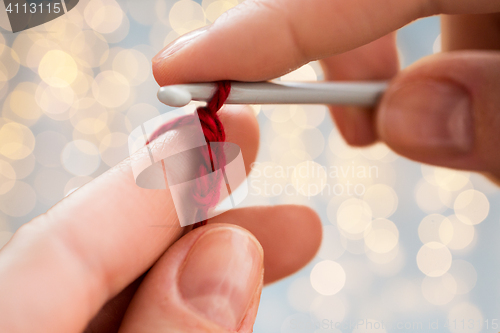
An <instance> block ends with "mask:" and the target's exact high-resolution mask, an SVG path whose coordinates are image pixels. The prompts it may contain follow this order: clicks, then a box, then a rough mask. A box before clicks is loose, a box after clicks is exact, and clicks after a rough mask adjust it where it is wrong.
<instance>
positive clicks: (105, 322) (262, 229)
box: [87, 205, 322, 333]
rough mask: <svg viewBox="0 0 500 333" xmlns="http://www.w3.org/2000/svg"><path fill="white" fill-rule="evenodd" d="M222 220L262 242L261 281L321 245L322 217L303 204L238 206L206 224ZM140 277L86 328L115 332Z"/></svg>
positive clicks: (281, 273) (302, 261) (297, 264)
mask: <svg viewBox="0 0 500 333" xmlns="http://www.w3.org/2000/svg"><path fill="white" fill-rule="evenodd" d="M221 223H224V224H234V225H237V226H241V227H243V228H245V229H247V230H248V231H250V232H251V233H252V234H253V235H254V236H255V237H256V238H257V240H258V241H259V243H260V244H261V245H262V247H263V249H264V254H265V255H264V272H265V273H264V284H267V283H271V282H274V281H276V280H279V279H282V278H284V277H286V276H288V275H290V274H292V273H294V272H296V271H298V270H299V269H300V268H302V267H304V266H305V265H306V264H307V263H308V262H309V261H310V260H311V259H312V258H313V257H314V255H315V254H316V252H317V251H318V248H319V246H320V245H321V230H322V227H321V221H320V219H319V217H318V215H317V214H316V213H315V212H314V211H313V210H312V209H310V208H308V207H305V206H292V205H286V206H266V207H247V208H240V209H235V210H230V211H228V212H226V213H224V214H221V215H218V216H216V217H214V218H213V219H211V220H209V224H221ZM297 244H300V246H297ZM141 281H142V279H141ZM141 281H134V283H133V284H132V285H131V286H129V287H128V288H126V289H125V290H124V291H123V292H121V293H120V294H119V295H118V296H116V297H115V298H113V299H112V300H111V301H109V302H108V303H107V304H106V305H105V306H104V307H103V309H102V310H101V311H100V312H99V314H98V315H97V316H96V318H94V320H92V322H91V324H90V325H89V327H88V328H87V331H88V332H92V333H98V332H103V333H104V332H106V333H110V332H117V331H118V327H119V326H120V323H121V321H122V319H123V315H124V314H125V311H126V309H127V307H128V304H129V303H130V300H131V299H132V297H133V296H134V293H135V291H136V290H137V288H138V287H139V283H140V282H141Z"/></svg>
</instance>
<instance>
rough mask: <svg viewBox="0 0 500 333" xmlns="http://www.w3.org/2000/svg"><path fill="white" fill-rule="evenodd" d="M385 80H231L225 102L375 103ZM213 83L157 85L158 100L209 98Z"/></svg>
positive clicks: (183, 102)
mask: <svg viewBox="0 0 500 333" xmlns="http://www.w3.org/2000/svg"><path fill="white" fill-rule="evenodd" d="M387 86H388V83H387V82H386V81H372V82H371V81H365V82H288V81H286V82H285V81H283V82H282V81H273V82H236V81H235V82H231V92H230V94H229V97H228V99H227V100H226V104H327V105H353V106H354V105H355V106H367V107H369V106H375V105H376V104H377V103H378V101H379V99H380V96H381V95H382V94H383V93H384V92H385V90H386V89H387ZM216 87H217V85H216V84H215V83H210V82H209V83H191V84H178V85H171V86H164V87H161V88H160V90H159V91H158V99H159V100H160V101H161V102H162V103H164V104H167V105H169V106H174V107H182V106H185V105H187V104H188V103H189V102H191V101H204V102H206V101H209V100H210V99H211V97H212V96H213V94H214V93H215V90H216Z"/></svg>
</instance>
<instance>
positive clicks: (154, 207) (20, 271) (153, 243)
mask: <svg viewBox="0 0 500 333" xmlns="http://www.w3.org/2000/svg"><path fill="white" fill-rule="evenodd" d="M225 112H227V114H226V115H224V117H225V118H224V121H225V122H226V123H225V125H226V128H227V130H228V133H229V136H228V139H229V140H232V141H233V142H234V143H236V144H238V145H239V146H240V147H241V148H242V150H243V156H244V158H246V163H247V164H248V165H249V164H250V163H251V162H252V160H251V159H252V158H253V157H255V152H256V149H257V148H256V147H257V145H258V129H257V128H258V125H257V121H256V119H255V117H254V116H253V114H252V111H250V109H247V111H243V110H242V109H239V110H238V111H237V112H235V113H234V114H233V113H232V111H231V110H230V109H227V110H226V111H225ZM232 127H235V128H236V129H238V130H237V131H236V130H235V131H233V130H231V128H232ZM237 133H239V134H241V136H239V134H238V135H237ZM243 135H246V136H245V137H244V136H243ZM165 140H170V139H168V138H166V139H165ZM172 140H173V141H172V142H167V141H166V142H165V144H167V145H168V144H176V143H177V144H181V143H180V142H175V140H176V138H173V139H172ZM133 158H134V159H135V160H137V159H142V158H145V159H149V155H148V154H147V153H146V152H142V153H141V152H140V153H139V154H136V155H134V157H133ZM247 168H248V167H247ZM155 226H160V227H155ZM181 232H182V229H181V228H180V226H179V223H178V221H177V217H176V213H175V209H174V206H173V203H172V199H171V197H170V192H169V191H168V190H149V189H142V188H140V187H138V186H137V185H136V184H135V181H134V177H133V174H132V170H131V167H130V159H128V160H126V161H125V162H123V163H121V164H120V165H118V166H116V167H115V168H113V169H112V170H110V171H109V172H107V173H105V174H103V175H102V176H101V177H99V178H97V179H96V180H94V181H92V182H91V183H89V184H87V185H86V186H84V187H82V188H81V189H79V190H77V191H76V192H74V193H73V194H72V195H70V196H69V197H67V198H66V199H65V200H63V201H62V202H61V203H59V204H58V205H56V206H55V207H54V208H52V209H51V210H50V211H49V212H48V213H47V214H45V215H42V216H40V217H38V218H37V219H35V220H34V221H32V222H30V223H28V224H26V225H25V226H23V227H22V228H20V230H19V231H18V232H17V233H16V234H15V235H14V237H13V238H12V240H11V241H10V242H9V244H7V245H6V246H5V247H4V248H3V249H2V252H1V256H0V294H1V295H2V298H1V299H0V313H2V316H4V318H7V320H2V321H1V322H0V331H2V332H39V331H40V330H42V328H43V331H50V332H76V331H82V330H83V329H84V328H85V326H86V324H87V323H88V321H89V320H90V319H91V318H92V317H93V316H94V315H95V314H96V313H97V311H98V310H99V309H100V308H101V307H102V305H103V304H104V303H105V302H106V301H107V300H109V299H110V298H112V297H114V296H115V295H117V294H118V292H120V291H121V290H122V289H124V288H125V287H126V286H127V285H128V284H130V283H131V282H132V281H134V280H135V279H136V278H137V277H139V276H140V275H141V274H142V273H143V272H144V271H146V269H147V268H148V267H150V266H151V265H152V264H153V263H154V262H155V261H156V259H157V258H158V257H159V256H160V255H161V254H162V253H163V252H164V251H165V249H166V248H167V247H168V246H170V244H171V243H172V242H173V241H174V240H176V239H177V238H178V237H179V235H180V234H181ZM34 295H36V297H34ZM26 318H29V320H27V319H26Z"/></svg>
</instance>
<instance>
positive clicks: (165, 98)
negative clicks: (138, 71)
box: [158, 86, 192, 107]
mask: <svg viewBox="0 0 500 333" xmlns="http://www.w3.org/2000/svg"><path fill="white" fill-rule="evenodd" d="M158 99H159V100H160V101H161V102H162V103H165V104H167V105H170V106H173V107H183V106H186V105H188V104H189V103H190V102H191V100H192V96H191V94H190V93H189V91H187V90H186V89H183V88H182V87H179V86H165V87H161V88H160V90H158Z"/></svg>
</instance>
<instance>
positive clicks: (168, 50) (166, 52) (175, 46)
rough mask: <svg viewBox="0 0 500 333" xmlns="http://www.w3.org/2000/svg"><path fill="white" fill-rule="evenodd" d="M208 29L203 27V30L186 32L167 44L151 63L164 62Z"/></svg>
mask: <svg viewBox="0 0 500 333" xmlns="http://www.w3.org/2000/svg"><path fill="white" fill-rule="evenodd" d="M207 29H208V26H204V27H203V28H200V29H196V30H193V31H191V32H188V33H187V34H185V35H182V36H180V37H179V38H177V39H176V40H174V41H173V42H172V43H170V44H168V45H167V46H165V47H164V48H163V50H161V51H160V52H159V53H158V54H157V55H155V56H154V58H153V63H157V62H160V61H163V60H165V59H166V58H168V57H170V56H172V55H173V54H175V53H176V52H177V51H179V50H180V49H182V48H183V47H184V46H186V45H188V44H189V43H191V42H192V41H193V40H195V39H196V38H197V37H199V36H200V35H202V34H203V33H205V32H206V31H207Z"/></svg>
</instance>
